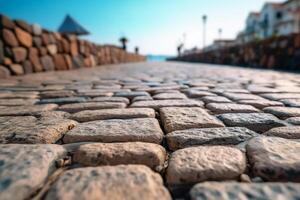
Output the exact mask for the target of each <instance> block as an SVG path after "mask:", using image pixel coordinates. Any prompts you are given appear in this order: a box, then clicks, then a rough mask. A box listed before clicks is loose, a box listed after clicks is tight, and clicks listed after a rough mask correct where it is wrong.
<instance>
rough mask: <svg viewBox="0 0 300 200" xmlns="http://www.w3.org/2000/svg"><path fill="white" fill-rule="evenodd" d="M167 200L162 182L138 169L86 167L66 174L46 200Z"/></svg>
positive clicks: (136, 167) (145, 168)
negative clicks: (142, 199)
mask: <svg viewBox="0 0 300 200" xmlns="http://www.w3.org/2000/svg"><path fill="white" fill-rule="evenodd" d="M124 198H125V199H128V200H135V199H136V200H137V199H141V198H147V199H149V200H156V199H161V200H171V196H170V194H169V192H168V190H167V189H166V188H165V187H164V185H163V181H162V178H161V177H160V175H159V174H156V173H154V172H153V171H151V170H150V169H149V168H147V167H145V166H142V165H118V166H104V167H87V168H78V169H72V170H68V171H66V172H65V173H64V174H63V175H62V176H61V177H59V179H58V180H57V181H56V182H55V183H54V185H53V186H52V187H51V188H50V191H49V192H48V194H47V196H46V198H45V199H46V200H52V199H57V200H63V199H74V200H75V199H78V200H79V199H82V200H88V199H102V200H112V199H120V200H121V199H124Z"/></svg>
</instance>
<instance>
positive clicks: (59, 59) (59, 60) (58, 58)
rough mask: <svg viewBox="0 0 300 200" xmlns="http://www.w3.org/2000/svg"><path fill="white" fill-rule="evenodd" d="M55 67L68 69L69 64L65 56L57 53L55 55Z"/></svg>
mask: <svg viewBox="0 0 300 200" xmlns="http://www.w3.org/2000/svg"><path fill="white" fill-rule="evenodd" d="M53 60H54V65H55V69H57V70H67V69H68V66H67V63H66V62H65V58H64V56H63V55H62V54H56V55H54V56H53Z"/></svg>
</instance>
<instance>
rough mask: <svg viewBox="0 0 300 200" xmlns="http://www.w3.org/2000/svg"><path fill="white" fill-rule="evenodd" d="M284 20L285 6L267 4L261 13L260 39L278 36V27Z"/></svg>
mask: <svg viewBox="0 0 300 200" xmlns="http://www.w3.org/2000/svg"><path fill="white" fill-rule="evenodd" d="M282 18H283V4H280V3H266V4H265V5H264V7H263V8H262V10H261V12H260V17H259V22H260V30H259V33H258V35H259V37H260V38H261V39H266V38H269V37H272V36H275V35H278V30H277V29H276V25H277V24H278V23H279V22H280V21H281V20H282Z"/></svg>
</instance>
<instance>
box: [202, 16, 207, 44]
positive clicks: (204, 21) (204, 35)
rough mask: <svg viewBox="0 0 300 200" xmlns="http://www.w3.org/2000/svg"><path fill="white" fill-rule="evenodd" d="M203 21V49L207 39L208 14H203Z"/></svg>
mask: <svg viewBox="0 0 300 200" xmlns="http://www.w3.org/2000/svg"><path fill="white" fill-rule="evenodd" d="M202 21H203V49H204V48H205V42H206V41H205V40H206V21H207V15H203V16H202Z"/></svg>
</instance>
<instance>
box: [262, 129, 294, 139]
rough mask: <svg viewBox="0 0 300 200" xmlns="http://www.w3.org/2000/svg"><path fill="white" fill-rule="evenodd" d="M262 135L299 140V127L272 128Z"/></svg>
mask: <svg viewBox="0 0 300 200" xmlns="http://www.w3.org/2000/svg"><path fill="white" fill-rule="evenodd" d="M263 135H267V136H274V137H281V138H286V139H300V126H285V127H277V128H272V129H271V130H269V131H267V132H265V133H263Z"/></svg>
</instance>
